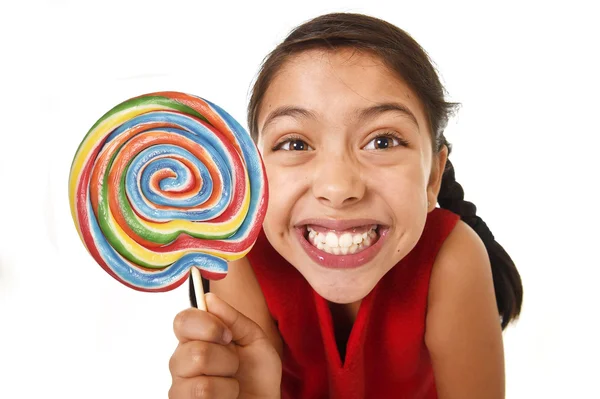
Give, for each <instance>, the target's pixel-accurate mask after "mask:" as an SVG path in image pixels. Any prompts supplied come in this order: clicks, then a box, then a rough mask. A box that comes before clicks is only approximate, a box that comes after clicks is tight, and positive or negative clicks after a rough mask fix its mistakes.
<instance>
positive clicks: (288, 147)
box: [273, 137, 313, 151]
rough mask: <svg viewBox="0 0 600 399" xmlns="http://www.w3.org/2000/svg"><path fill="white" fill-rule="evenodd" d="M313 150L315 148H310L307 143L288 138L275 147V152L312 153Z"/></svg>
mask: <svg viewBox="0 0 600 399" xmlns="http://www.w3.org/2000/svg"><path fill="white" fill-rule="evenodd" d="M312 149H313V148H312V147H311V146H309V145H308V144H307V143H306V141H304V140H302V139H299V138H295V137H292V138H288V139H286V140H284V141H282V142H280V143H278V144H277V145H276V146H275V147H273V151H278V150H283V151H310V150H312Z"/></svg>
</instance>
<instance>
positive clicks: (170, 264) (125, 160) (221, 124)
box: [69, 92, 268, 291]
mask: <svg viewBox="0 0 600 399" xmlns="http://www.w3.org/2000/svg"><path fill="white" fill-rule="evenodd" d="M69 200H70V204H71V214H72V216H73V220H74V221H75V226H76V228H77V231H78V232H79V236H80V237H81V240H82V241H83V243H84V245H85V246H86V248H87V249H88V251H89V252H90V254H91V255H92V256H93V257H94V259H95V260H96V261H97V262H98V263H99V264H100V265H101V266H102V268H103V269H104V270H105V271H107V272H108V273H109V274H110V275H111V276H113V277H114V278H115V279H117V280H118V281H120V282H122V283H123V284H125V285H127V286H129V287H131V288H133V289H136V290H141V291H168V290H171V289H173V288H175V287H177V286H179V285H180V284H181V283H183V281H185V279H186V277H187V275H188V273H189V270H190V268H192V267H193V266H195V267H198V268H199V269H200V270H201V273H202V275H203V276H204V277H206V278H209V279H220V278H223V277H225V275H226V273H227V262H228V261H232V260H235V259H238V258H241V257H243V256H244V255H245V254H246V253H247V252H248V251H250V249H251V248H252V246H253V245H254V242H255V241H256V238H257V236H258V233H259V231H260V228H261V225H262V222H263V219H264V215H265V211H266V206H267V200H268V190H267V181H266V176H265V171H264V166H263V164H262V160H261V158H260V155H259V153H258V151H257V149H256V146H255V145H254V143H253V142H252V140H251V138H250V136H249V134H248V133H247V132H246V131H245V130H244V129H243V128H242V127H241V126H240V125H239V124H238V123H237V122H236V121H235V120H234V119H233V118H232V117H231V116H230V115H229V114H228V113H227V112H225V111H224V110H223V109H221V108H220V107H218V106H217V105H215V104H212V103H210V102H209V101H207V100H204V99H202V98H199V97H196V96H192V95H188V94H184V93H177V92H160V93H151V94H146V95H142V96H140V97H135V98H132V99H130V100H127V101H125V102H123V103H121V104H119V105H117V106H116V107H114V108H113V109H111V110H110V111H108V112H107V113H106V114H105V115H104V116H103V117H102V118H100V119H99V120H98V121H97V122H96V123H95V124H94V126H92V128H91V129H90V131H89V132H88V133H87V135H86V136H85V138H84V139H83V141H82V143H81V144H80V146H79V148H78V149H77V153H76V154H75V158H74V159H73V164H72V166H71V174H70V177H69Z"/></svg>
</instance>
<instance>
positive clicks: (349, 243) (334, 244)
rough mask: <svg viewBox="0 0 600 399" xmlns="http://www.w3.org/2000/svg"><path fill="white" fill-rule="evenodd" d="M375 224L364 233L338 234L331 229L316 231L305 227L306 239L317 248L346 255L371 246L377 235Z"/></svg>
mask: <svg viewBox="0 0 600 399" xmlns="http://www.w3.org/2000/svg"><path fill="white" fill-rule="evenodd" d="M376 229H377V225H373V226H371V229H370V230H369V231H366V232H364V233H360V234H357V233H350V232H345V233H343V234H342V235H340V236H338V235H337V234H336V233H334V232H333V231H328V232H318V231H316V230H314V229H313V228H311V227H307V230H308V241H309V242H310V243H312V244H313V245H314V246H315V247H317V248H318V249H320V250H322V251H325V252H327V253H330V254H333V255H347V254H354V253H356V252H360V251H362V250H364V249H365V248H367V247H369V246H371V245H372V244H373V242H374V241H375V240H376V237H377V230H376Z"/></svg>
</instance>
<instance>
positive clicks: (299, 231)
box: [295, 223, 389, 269]
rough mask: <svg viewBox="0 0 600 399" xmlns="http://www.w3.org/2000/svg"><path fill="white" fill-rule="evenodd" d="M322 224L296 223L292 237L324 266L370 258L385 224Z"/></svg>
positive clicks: (350, 265)
mask: <svg viewBox="0 0 600 399" xmlns="http://www.w3.org/2000/svg"><path fill="white" fill-rule="evenodd" d="M353 224H354V225H353V226H346V225H343V224H342V225H340V226H341V227H340V226H336V227H335V228H332V227H333V226H328V227H325V226H323V225H322V224H317V223H308V224H303V225H298V226H296V229H295V230H296V236H297V238H298V240H299V242H300V245H301V246H302V248H303V249H304V251H305V252H306V254H307V255H308V256H309V257H310V258H312V259H313V260H314V261H315V262H316V263H318V264H319V265H321V266H324V267H327V268H335V269H339V268H355V267H359V266H362V265H364V264H365V263H367V262H369V261H370V260H372V259H373V258H374V257H375V256H376V255H377V254H378V253H379V250H380V249H381V248H382V245H383V241H385V238H386V236H387V233H388V231H389V227H388V226H384V225H380V224H373V223H365V224H360V225H357V224H356V223H353Z"/></svg>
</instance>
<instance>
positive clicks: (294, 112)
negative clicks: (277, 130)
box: [261, 103, 419, 130]
mask: <svg viewBox="0 0 600 399" xmlns="http://www.w3.org/2000/svg"><path fill="white" fill-rule="evenodd" d="M386 112H397V113H401V114H402V115H404V116H407V117H408V118H409V119H410V120H412V121H413V122H414V123H415V125H417V127H419V122H417V118H416V117H415V115H414V114H413V113H412V112H411V111H410V110H409V109H408V108H407V107H406V106H405V105H402V104H399V103H381V104H377V105H374V106H372V107H368V108H364V109H361V110H360V111H359V112H358V114H357V116H356V118H357V119H358V120H361V119H373V118H374V117H376V116H378V115H381V114H384V113H386ZM283 116H290V117H292V118H296V119H300V118H308V119H317V116H316V114H315V113H314V112H312V111H309V110H308V109H306V108H300V107H294V106H283V107H279V108H276V109H274V110H273V111H271V112H270V113H269V115H267V118H266V119H265V123H264V124H263V126H262V129H261V130H264V129H265V128H266V127H267V126H268V125H269V124H271V123H273V121H274V120H275V119H277V118H280V117H283Z"/></svg>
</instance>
